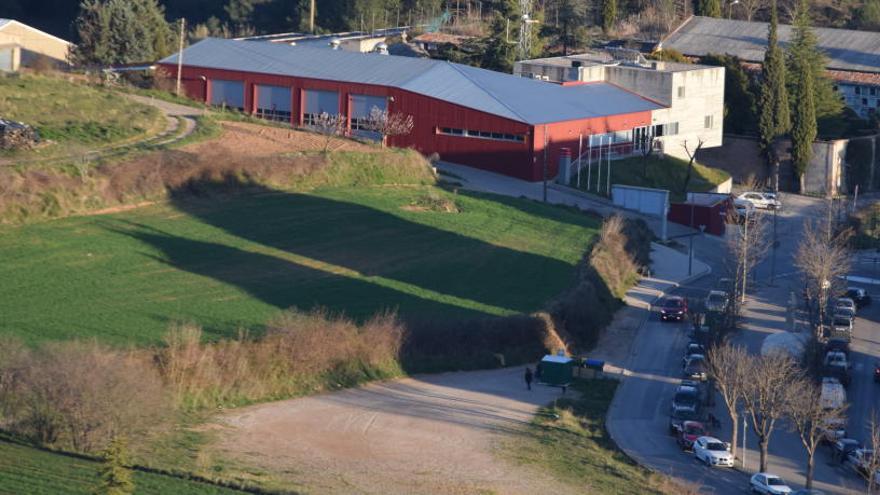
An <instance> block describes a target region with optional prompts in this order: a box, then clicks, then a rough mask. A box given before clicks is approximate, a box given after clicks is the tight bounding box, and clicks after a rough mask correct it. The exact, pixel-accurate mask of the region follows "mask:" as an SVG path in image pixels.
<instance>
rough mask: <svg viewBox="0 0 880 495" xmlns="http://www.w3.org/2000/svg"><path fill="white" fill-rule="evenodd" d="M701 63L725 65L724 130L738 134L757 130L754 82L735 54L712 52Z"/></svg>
mask: <svg viewBox="0 0 880 495" xmlns="http://www.w3.org/2000/svg"><path fill="white" fill-rule="evenodd" d="M700 63H702V64H706V65H716V66H720V67H724V130H725V132H733V133H737V134H745V133H751V132H755V130H756V128H757V116H756V110H755V95H754V93H753V91H752V83H751V81H750V80H749V76H748V74H746V71H745V69H743V66H742V60H740V59H739V57H736V56H734V55H715V54H710V55H707V56H705V57H703V58H701V59H700Z"/></svg>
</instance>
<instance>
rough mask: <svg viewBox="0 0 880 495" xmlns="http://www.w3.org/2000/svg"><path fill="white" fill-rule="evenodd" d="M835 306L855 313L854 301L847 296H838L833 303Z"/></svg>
mask: <svg viewBox="0 0 880 495" xmlns="http://www.w3.org/2000/svg"><path fill="white" fill-rule="evenodd" d="M834 307H835V308H843V309H847V310H850V311H852V313H853V314H856V302H855V301H853V300H852V299H850V298H848V297H838V298H837V301H836V302H835V303H834Z"/></svg>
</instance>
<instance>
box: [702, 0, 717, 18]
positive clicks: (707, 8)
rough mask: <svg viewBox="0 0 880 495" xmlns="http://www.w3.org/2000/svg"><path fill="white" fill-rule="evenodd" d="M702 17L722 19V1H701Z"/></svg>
mask: <svg viewBox="0 0 880 495" xmlns="http://www.w3.org/2000/svg"><path fill="white" fill-rule="evenodd" d="M699 7H700V15H704V16H706V17H721V0H700V2H699Z"/></svg>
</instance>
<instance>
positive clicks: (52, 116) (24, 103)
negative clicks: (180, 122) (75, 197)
mask: <svg viewBox="0 0 880 495" xmlns="http://www.w3.org/2000/svg"><path fill="white" fill-rule="evenodd" d="M0 115H2V116H3V118H7V119H12V120H18V121H22V122H25V123H27V124H30V125H33V126H35V127H36V128H37V130H38V131H39V132H40V136H41V137H42V138H43V139H47V140H52V141H54V142H55V144H54V145H52V146H49V147H41V148H39V149H38V151H36V152H19V153H18V154H17V156H21V157H22V158H27V157H29V156H31V155H39V156H44V155H47V154H53V153H55V152H61V151H68V150H67V148H69V147H82V148H85V147H89V148H93V147H96V146H100V145H106V144H110V143H113V142H116V141H120V140H125V139H128V138H134V137H137V136H139V135H143V134H145V133H147V132H149V131H153V132H155V131H157V130H161V129H163V128H164V125H165V124H164V122H165V121H164V119H163V118H162V116H161V114H160V113H159V111H158V110H156V109H155V108H153V107H150V106H146V105H140V104H137V103H134V102H132V101H130V100H128V99H126V98H124V97H123V96H121V95H119V94H117V93H114V92H112V91H109V90H105V89H100V88H96V87H94V86H89V85H86V84H83V83H78V82H69V81H68V80H66V79H63V78H61V77H48V76H36V75H27V76H22V77H0Z"/></svg>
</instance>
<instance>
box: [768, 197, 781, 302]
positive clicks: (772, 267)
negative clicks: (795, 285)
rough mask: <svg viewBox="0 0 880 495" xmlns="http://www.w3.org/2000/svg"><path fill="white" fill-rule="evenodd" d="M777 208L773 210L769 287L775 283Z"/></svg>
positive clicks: (777, 242)
mask: <svg viewBox="0 0 880 495" xmlns="http://www.w3.org/2000/svg"><path fill="white" fill-rule="evenodd" d="M778 211H779V208H773V254H772V255H771V257H770V286H771V287H773V284H774V283H775V282H776V247H777V245H778V244H779V241H778V240H776V213H777V212H778Z"/></svg>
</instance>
